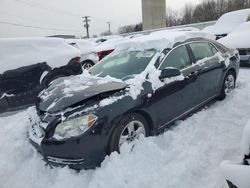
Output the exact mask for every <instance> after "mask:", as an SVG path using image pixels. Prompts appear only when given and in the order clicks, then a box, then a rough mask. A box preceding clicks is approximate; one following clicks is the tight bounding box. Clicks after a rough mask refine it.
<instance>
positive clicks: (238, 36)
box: [218, 21, 250, 66]
mask: <svg viewBox="0 0 250 188" xmlns="http://www.w3.org/2000/svg"><path fill="white" fill-rule="evenodd" d="M218 42H220V43H222V44H224V45H225V46H229V47H232V48H236V49H238V51H239V54H240V63H241V65H243V66H250V21H248V22H244V23H243V24H241V25H240V26H239V27H237V28H236V29H235V30H233V31H232V32H231V33H229V34H228V35H227V36H226V37H224V38H221V39H219V40H218Z"/></svg>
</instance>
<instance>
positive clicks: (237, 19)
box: [203, 9, 250, 35]
mask: <svg viewBox="0 0 250 188" xmlns="http://www.w3.org/2000/svg"><path fill="white" fill-rule="evenodd" d="M249 14H250V9H243V10H237V11H233V12H229V13H226V14H224V15H222V16H221V17H220V18H219V19H218V21H217V22H216V23H215V25H213V26H208V27H206V28H204V29H203V31H204V32H207V33H210V34H214V35H222V34H228V33H230V32H231V31H233V30H234V29H235V28H236V27H238V26H239V25H240V24H242V23H244V22H246V21H247V18H248V16H249Z"/></svg>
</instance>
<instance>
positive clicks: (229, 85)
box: [218, 71, 236, 100]
mask: <svg viewBox="0 0 250 188" xmlns="http://www.w3.org/2000/svg"><path fill="white" fill-rule="evenodd" d="M235 81H236V80H235V74H234V73H233V71H229V72H228V73H227V74H226V76H225V79H224V82H223V86H222V89H221V94H220V96H219V97H218V99H219V100H223V99H225V98H226V96H228V95H231V94H232V92H233V90H234V88H235Z"/></svg>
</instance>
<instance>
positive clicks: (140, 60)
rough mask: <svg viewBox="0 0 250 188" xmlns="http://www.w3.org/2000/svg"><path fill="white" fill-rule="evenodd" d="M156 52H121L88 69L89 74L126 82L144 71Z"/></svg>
mask: <svg viewBox="0 0 250 188" xmlns="http://www.w3.org/2000/svg"><path fill="white" fill-rule="evenodd" d="M155 53H156V50H155V49H150V50H144V51H139V50H138V51H136V50H134V51H122V52H120V53H118V54H116V55H113V56H110V57H107V58H105V59H104V60H102V61H100V62H99V63H97V64H96V65H95V66H94V67H93V68H91V69H90V74H92V75H95V76H99V77H105V76H108V75H109V76H111V77H114V78H118V79H122V80H126V79H129V78H131V77H133V76H134V75H136V74H140V73H141V72H143V71H144V70H145V68H146V67H147V65H148V64H149V62H150V61H151V59H152V58H153V56H154V55H155Z"/></svg>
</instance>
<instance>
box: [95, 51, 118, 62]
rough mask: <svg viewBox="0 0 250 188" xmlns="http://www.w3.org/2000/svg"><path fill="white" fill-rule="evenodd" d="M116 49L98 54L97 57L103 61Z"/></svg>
mask: <svg viewBox="0 0 250 188" xmlns="http://www.w3.org/2000/svg"><path fill="white" fill-rule="evenodd" d="M114 50H115V49H110V50H105V51H101V52H97V55H98V57H99V61H101V60H102V59H103V58H104V57H105V56H107V55H109V54H110V53H112V52H113V51H114Z"/></svg>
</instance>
